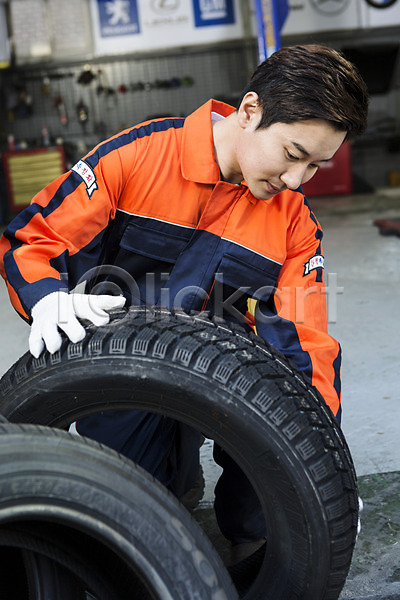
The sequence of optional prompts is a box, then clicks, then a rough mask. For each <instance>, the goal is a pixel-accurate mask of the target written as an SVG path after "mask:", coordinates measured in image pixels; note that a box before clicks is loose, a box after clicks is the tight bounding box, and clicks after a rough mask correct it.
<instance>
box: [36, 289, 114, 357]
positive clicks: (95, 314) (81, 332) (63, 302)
mask: <svg viewBox="0 0 400 600" xmlns="http://www.w3.org/2000/svg"><path fill="white" fill-rule="evenodd" d="M124 304H125V298H124V297H123V296H108V295H105V294H104V295H99V296H96V295H95V294H68V293H67V292H52V293H51V294H48V295H47V296H44V297H43V298H41V300H39V302H37V303H36V304H35V305H34V307H33V308H32V325H31V333H30V335H29V350H30V352H31V354H33V356H34V357H35V358H38V357H39V355H40V353H41V352H42V350H43V349H44V347H45V346H46V348H47V350H48V351H49V352H50V353H51V354H53V352H56V351H57V350H59V349H60V347H61V342H62V338H61V335H60V332H59V328H60V329H62V330H63V331H64V332H65V333H66V335H67V336H68V337H69V339H70V340H71V342H74V343H76V342H80V341H81V340H83V338H84V337H85V329H84V327H83V326H82V325H81V323H80V322H79V321H78V317H79V318H81V319H87V320H89V321H91V322H92V323H93V324H94V325H97V326H100V325H106V324H107V323H108V322H109V320H110V316H109V315H108V314H107V313H106V312H105V311H106V310H109V309H111V308H121V307H122V306H124Z"/></svg>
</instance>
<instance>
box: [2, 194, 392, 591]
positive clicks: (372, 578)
mask: <svg viewBox="0 0 400 600" xmlns="http://www.w3.org/2000/svg"><path fill="white" fill-rule="evenodd" d="M311 205H312V207H313V210H314V212H315V213H316V215H317V217H318V218H319V220H320V222H321V225H322V228H323V230H324V232H325V237H324V240H325V243H324V246H325V256H326V269H325V271H326V282H327V286H328V314H329V321H330V322H329V327H330V332H331V334H332V335H333V336H334V337H336V338H337V339H338V340H339V341H340V342H341V345H342V350H343V370H342V376H343V421H342V426H343V430H344V433H345V435H346V438H347V441H348V444H349V446H350V450H351V452H352V455H353V459H354V462H355V465H356V470H357V473H358V475H359V479H360V490H361V495H362V496H363V498H364V503H365V509H364V513H363V515H364V516H363V531H362V533H361V535H360V538H359V541H358V544H357V548H356V552H355V555H354V559H353V565H352V569H351V571H350V575H349V578H348V581H347V583H346V586H345V589H344V591H343V594H342V596H341V598H343V599H354V600H372V599H375V600H378V599H380V600H385V599H388V600H389V599H390V600H396V599H397V600H400V543H399V542H400V475H399V473H400V443H399V437H400V436H399V431H400V386H399V372H400V358H399V349H398V348H399V341H400V309H399V296H400V260H399V259H400V238H399V237H396V236H388V237H386V236H382V235H380V233H379V230H378V229H377V228H376V227H375V226H374V225H373V220H374V219H376V218H385V217H400V188H392V189H389V188H387V189H382V190H378V191H377V192H376V193H375V194H367V195H355V196H342V197H324V198H314V199H312V200H311ZM0 322H1V341H0V375H2V374H3V373H4V372H5V371H6V370H7V369H8V368H9V367H10V366H11V365H12V364H13V363H14V362H15V361H16V360H17V359H18V358H19V357H20V356H21V355H22V354H23V353H24V352H25V351H26V350H27V349H28V345H27V340H28V333H29V328H28V326H27V325H26V324H25V323H24V322H23V321H22V320H21V319H20V318H19V317H18V316H17V315H16V313H15V312H14V310H13V309H12V308H11V305H10V304H9V301H8V297H7V292H6V289H5V286H4V285H0ZM203 464H204V467H205V472H206V478H207V486H206V495H205V498H204V500H203V503H202V507H203V508H207V506H210V504H211V502H212V490H213V486H214V484H215V481H216V478H217V477H218V472H219V471H218V469H217V468H215V467H214V466H213V465H212V460H211V454H210V445H208V444H205V446H204V452H203Z"/></svg>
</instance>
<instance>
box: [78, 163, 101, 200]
mask: <svg viewBox="0 0 400 600" xmlns="http://www.w3.org/2000/svg"><path fill="white" fill-rule="evenodd" d="M71 171H75V173H78V175H79V176H80V177H82V179H83V181H84V182H85V185H86V191H87V195H88V196H89V198H90V197H91V195H92V194H93V192H94V191H95V190H97V188H98V185H97V180H96V175H95V174H94V172H93V170H92V169H91V167H89V165H88V164H87V163H85V161H84V160H80V161H78V162H77V163H76V165H74V166H73V167H72V169H71Z"/></svg>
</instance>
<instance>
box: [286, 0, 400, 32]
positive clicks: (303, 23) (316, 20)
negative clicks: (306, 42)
mask: <svg viewBox="0 0 400 600" xmlns="http://www.w3.org/2000/svg"><path fill="white" fill-rule="evenodd" d="M289 8H290V10H289V16H288V18H287V20H286V22H285V25H284V27H283V30H282V32H281V33H282V35H293V34H299V33H314V32H321V31H343V30H348V29H368V28H371V27H395V26H398V25H400V0H394V2H393V0H289Z"/></svg>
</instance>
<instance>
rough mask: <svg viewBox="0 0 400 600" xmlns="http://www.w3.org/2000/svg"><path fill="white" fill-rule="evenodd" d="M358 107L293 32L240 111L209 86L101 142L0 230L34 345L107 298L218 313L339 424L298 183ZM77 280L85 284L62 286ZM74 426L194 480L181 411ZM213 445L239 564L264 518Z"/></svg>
mask: <svg viewBox="0 0 400 600" xmlns="http://www.w3.org/2000/svg"><path fill="white" fill-rule="evenodd" d="M367 112H368V97H367V91H366V87H365V84H364V82H363V81H362V79H361V78H360V76H359V74H358V72H357V70H356V69H355V67H354V66H353V65H352V64H351V63H349V62H348V61H347V60H346V59H345V58H344V57H343V56H342V55H341V53H339V52H337V51H335V50H333V49H331V48H328V47H325V46H320V45H303V46H293V47H287V48H281V49H280V50H278V51H277V52H275V53H274V54H273V55H272V56H271V57H270V58H268V59H267V60H266V61H264V62H263V63H262V64H260V65H259V66H258V68H257V69H256V71H255V73H254V74H253V76H252V78H251V81H250V82H249V84H248V85H247V87H246V88H245V90H244V92H243V94H242V97H241V99H240V101H239V103H238V106H237V108H236V109H235V108H233V107H231V106H228V105H226V104H224V103H222V102H218V101H214V100H210V101H208V102H207V103H205V104H204V105H203V106H201V107H200V108H198V109H197V110H196V111H195V112H193V113H192V114H190V115H189V116H188V117H187V118H163V119H155V120H152V121H148V122H145V123H141V124H139V125H137V126H135V127H133V128H130V129H127V130H125V131H123V132H122V133H119V134H118V135H115V136H114V137H112V138H111V139H108V140H106V141H104V142H103V143H100V144H99V145H98V146H97V147H96V148H94V149H93V150H92V151H91V152H89V153H88V154H87V156H86V157H85V158H83V159H82V160H80V161H79V162H78V163H77V164H76V165H75V166H73V167H72V169H71V170H70V171H69V172H68V173H66V174H64V175H63V176H61V177H59V178H58V179H57V180H56V181H54V182H53V183H51V184H50V185H48V186H47V187H46V188H45V189H43V190H42V191H41V192H39V193H38V194H37V195H36V196H35V197H34V198H33V200H32V203H31V205H30V206H29V207H28V208H26V209H25V210H23V211H22V212H21V213H20V214H19V215H18V216H17V217H16V218H15V219H14V220H13V221H12V222H11V224H10V225H9V226H8V228H7V230H6V231H5V233H4V236H3V238H2V240H1V242H0V250H1V272H2V275H3V277H4V278H5V280H6V282H7V286H8V290H9V294H10V298H11V302H12V304H13V305H14V307H15V309H16V310H17V311H18V312H19V313H20V315H21V316H22V317H23V318H24V319H26V320H27V321H28V322H29V323H30V324H31V333H30V338H29V347H30V351H31V353H32V354H33V355H34V356H35V357H39V355H40V354H41V353H42V352H43V350H44V349H45V348H46V349H47V350H48V351H49V352H50V353H54V352H56V351H57V350H59V348H60V346H61V343H62V337H61V335H60V330H63V331H64V332H65V334H66V336H67V337H68V338H69V339H70V340H71V341H72V342H78V341H80V340H82V339H83V338H84V336H85V330H84V328H83V326H82V324H81V323H80V322H79V318H84V319H89V320H91V321H92V322H93V323H94V324H95V325H101V324H105V323H107V322H108V319H109V315H108V313H107V310H108V309H111V308H113V307H114V308H115V307H121V306H122V305H123V304H124V303H125V302H126V305H127V306H128V305H129V304H132V303H133V304H138V303H146V304H151V305H154V304H159V305H163V306H168V307H169V308H172V307H180V308H182V309H183V310H184V311H186V312H189V311H192V310H200V311H201V310H206V311H209V312H210V313H211V314H213V313H214V314H215V313H221V312H222V313H223V316H224V317H225V318H227V319H228V320H230V321H239V322H242V323H243V325H244V326H246V324H248V323H250V322H251V323H252V324H253V323H255V327H256V329H257V332H258V334H259V335H261V336H262V337H263V338H264V339H265V340H266V341H267V342H269V343H270V344H272V345H273V346H275V347H276V348H278V349H279V350H280V351H282V352H283V353H284V354H285V355H286V356H287V357H288V358H290V359H291V360H292V361H293V362H294V363H295V364H296V365H297V366H298V368H299V369H300V370H301V371H302V372H303V373H304V374H305V375H306V376H307V377H308V379H309V381H310V382H311V383H312V384H313V385H315V386H316V387H317V388H318V390H319V391H320V392H321V394H322V396H323V397H324V399H325V401H326V403H327V404H328V406H329V407H330V409H331V410H332V412H333V414H334V415H335V416H336V418H337V419H338V421H339V422H340V395H341V392H340V361H341V355H340V346H339V344H338V342H337V341H336V340H334V339H333V338H332V337H331V336H330V335H329V334H328V331H327V312H326V294H325V288H324V278H323V266H324V258H323V250H322V245H321V239H322V231H321V227H320V225H319V223H318V221H317V219H316V217H315V216H314V214H313V213H312V211H311V209H310V206H309V204H308V201H307V199H306V198H305V196H304V193H303V191H302V188H301V184H303V183H305V182H307V181H308V180H309V179H310V178H311V177H312V176H313V175H314V174H315V173H316V172H317V170H318V168H319V167H321V166H322V165H323V164H324V163H326V162H327V161H329V160H331V159H332V157H333V156H334V154H335V152H336V151H337V150H338V148H339V147H340V146H341V144H342V143H343V142H344V140H345V139H347V138H348V137H351V136H354V135H358V134H361V133H362V132H363V131H364V129H365V127H366V120H367ZM99 265H103V266H105V267H106V268H104V269H103V271H104V272H105V273H106V277H104V281H103V283H99V282H100V280H101V277H100V278H99V276H98V271H96V270H94V271H93V269H94V268H95V267H97V266H99ZM110 265H112V267H110ZM93 273H95V275H96V276H95V275H93ZM83 281H86V287H85V290H84V291H85V292H86V293H84V294H83V293H73V294H72V293H68V292H71V291H72V290H73V289H75V288H76V286H77V284H79V283H81V282H83ZM132 282H133V283H132ZM111 284H113V285H114V288H113V287H112V286H111ZM110 286H111V287H110ZM78 289H79V288H78ZM102 290H103V292H104V293H102ZM110 290H111V293H110ZM113 290H117V292H116V293H117V295H115V292H113ZM91 291H92V293H90V292H91ZM87 292H89V293H87ZM118 294H119V295H118ZM249 299H251V302H252V304H251V306H252V307H253V308H252V310H251V311H249V306H250V305H249ZM250 313H251V314H250ZM77 430H78V432H79V433H81V434H83V435H86V436H89V437H92V438H94V439H97V440H99V441H100V442H103V443H105V444H107V445H109V446H111V447H113V448H115V449H117V450H118V451H120V452H122V453H123V454H126V455H127V456H129V457H130V458H131V459H132V460H134V461H135V462H137V463H139V464H140V465H142V466H143V467H144V468H145V469H147V470H148V471H149V472H151V473H152V474H153V475H154V476H156V477H157V478H158V479H159V480H160V481H162V482H163V483H164V484H165V485H167V486H168V487H169V489H171V490H172V491H173V492H174V493H175V494H176V495H177V496H178V497H179V498H181V499H183V498H185V496H187V495H188V494H189V495H190V492H191V490H193V489H195V488H196V482H197V483H198V476H199V447H200V445H201V436H200V433H198V432H195V431H194V430H193V429H192V428H190V427H188V426H186V425H182V424H178V423H176V422H175V421H173V420H172V419H170V418H166V417H163V416H161V415H155V414H149V413H146V412H144V411H122V412H117V411H113V412H110V413H102V414H98V415H93V416H90V417H86V418H84V419H82V420H80V421H79V422H78V423H77ZM215 459H216V460H217V462H219V463H220V464H221V466H223V472H222V475H221V477H220V479H219V481H218V483H217V486H216V489H215V510H216V515H217V520H218V523H219V526H220V529H221V531H222V533H223V534H224V535H225V537H226V538H227V539H228V540H230V541H231V543H232V547H233V558H232V561H233V562H235V561H238V560H241V559H242V558H244V557H245V556H246V555H248V554H251V553H253V552H254V551H255V550H256V549H257V548H258V547H260V545H261V544H262V543H263V542H264V539H265V537H264V536H265V524H264V519H263V514H262V510H261V507H260V504H259V501H258V498H257V497H256V496H255V493H254V491H253V489H252V487H251V485H250V483H249V482H248V480H247V478H246V476H245V475H244V473H243V472H242V471H241V470H240V469H239V467H238V466H237V465H236V464H235V463H234V462H233V461H232V459H230V457H229V456H228V455H227V454H226V453H224V452H223V450H221V449H220V448H216V450H215Z"/></svg>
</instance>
